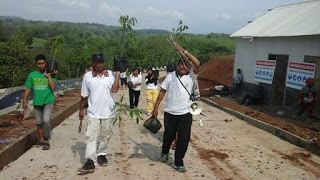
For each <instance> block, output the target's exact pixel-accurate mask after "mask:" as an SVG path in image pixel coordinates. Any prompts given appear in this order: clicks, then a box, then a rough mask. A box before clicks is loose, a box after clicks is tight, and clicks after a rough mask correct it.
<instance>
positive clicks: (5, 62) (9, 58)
mask: <svg viewBox="0 0 320 180" xmlns="http://www.w3.org/2000/svg"><path fill="white" fill-rule="evenodd" d="M28 56H29V49H28V42H27V39H26V36H25V34H24V33H22V32H21V31H20V32H19V31H18V32H16V33H15V34H14V35H12V36H11V37H10V38H9V39H8V42H5V43H0V64H1V66H0V70H1V72H0V77H1V79H0V84H1V85H0V88H3V87H11V86H19V85H21V84H23V82H24V81H25V79H26V77H27V75H28V73H29V72H28V71H27V70H28V69H29V68H30V64H31V62H32V61H31V60H29V59H28V58H27V57H28ZM33 64H34V63H32V65H33Z"/></svg>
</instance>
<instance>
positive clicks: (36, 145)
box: [34, 141, 44, 148]
mask: <svg viewBox="0 0 320 180" xmlns="http://www.w3.org/2000/svg"><path fill="white" fill-rule="evenodd" d="M43 144H44V143H43V142H41V141H39V142H37V143H36V144H35V145H34V147H37V148H38V147H43Z"/></svg>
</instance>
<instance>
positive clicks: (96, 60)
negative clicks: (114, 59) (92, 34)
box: [91, 53, 104, 62]
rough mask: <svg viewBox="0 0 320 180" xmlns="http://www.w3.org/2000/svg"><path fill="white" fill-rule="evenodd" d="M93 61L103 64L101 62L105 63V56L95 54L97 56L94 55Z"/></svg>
mask: <svg viewBox="0 0 320 180" xmlns="http://www.w3.org/2000/svg"><path fill="white" fill-rule="evenodd" d="M91 60H92V61H94V62H101V61H104V56H103V54H102V53H95V54H92V56H91Z"/></svg>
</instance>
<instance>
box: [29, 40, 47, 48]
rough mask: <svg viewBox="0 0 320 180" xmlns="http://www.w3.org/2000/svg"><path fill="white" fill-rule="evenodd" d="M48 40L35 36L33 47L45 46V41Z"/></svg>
mask: <svg viewBox="0 0 320 180" xmlns="http://www.w3.org/2000/svg"><path fill="white" fill-rule="evenodd" d="M46 42H47V40H45V39H41V38H33V43H32V45H31V47H33V48H34V47H44V45H45V43H46Z"/></svg>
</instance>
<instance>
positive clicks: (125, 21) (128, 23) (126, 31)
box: [119, 15, 138, 57]
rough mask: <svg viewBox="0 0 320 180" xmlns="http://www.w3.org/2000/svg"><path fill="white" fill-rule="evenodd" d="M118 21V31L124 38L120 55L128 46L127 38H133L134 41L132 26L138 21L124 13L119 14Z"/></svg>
mask: <svg viewBox="0 0 320 180" xmlns="http://www.w3.org/2000/svg"><path fill="white" fill-rule="evenodd" d="M119 23H120V25H121V28H120V29H119V32H120V33H121V34H122V35H123V37H124V38H125V40H124V42H123V44H122V46H121V53H120V56H121V57H122V55H123V52H124V50H125V48H126V47H128V39H133V40H134V41H136V35H135V33H134V31H133V29H132V27H133V26H135V25H136V24H137V23H138V21H137V19H136V18H135V17H129V16H128V15H126V16H120V18H119Z"/></svg>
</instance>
